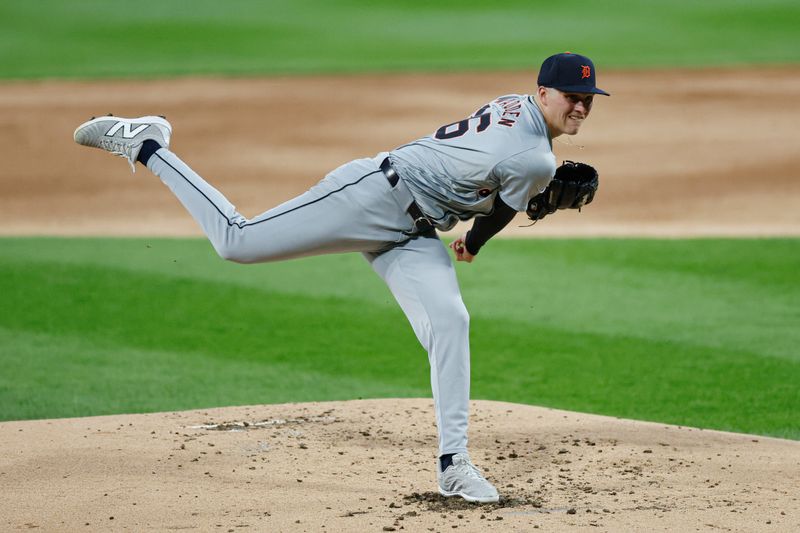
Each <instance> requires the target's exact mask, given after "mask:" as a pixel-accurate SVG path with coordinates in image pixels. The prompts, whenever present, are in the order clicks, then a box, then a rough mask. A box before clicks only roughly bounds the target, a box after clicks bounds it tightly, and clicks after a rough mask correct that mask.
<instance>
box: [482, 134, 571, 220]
mask: <svg viewBox="0 0 800 533" xmlns="http://www.w3.org/2000/svg"><path fill="white" fill-rule="evenodd" d="M555 172H556V158H555V156H554V155H553V153H552V152H549V151H548V152H544V153H543V152H541V151H538V150H536V149H535V147H534V148H531V149H529V150H525V151H524V152H520V153H518V154H515V155H513V156H511V157H509V158H507V159H505V160H503V161H501V162H500V163H498V164H497V165H496V166H495V168H494V174H495V176H496V177H497V179H498V180H499V181H500V198H502V200H503V201H504V202H505V203H506V204H507V205H508V206H510V207H511V208H512V209H514V210H515V211H519V212H522V211H525V210H526V209H527V208H528V200H529V199H530V198H531V197H533V196H535V195H537V194H539V193H540V192H543V191H544V190H545V189H546V188H547V185H548V184H549V183H550V180H552V179H553V175H554V174H555Z"/></svg>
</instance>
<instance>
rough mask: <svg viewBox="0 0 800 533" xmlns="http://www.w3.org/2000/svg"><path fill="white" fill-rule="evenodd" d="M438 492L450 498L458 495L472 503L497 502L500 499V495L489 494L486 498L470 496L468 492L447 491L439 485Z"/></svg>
mask: <svg viewBox="0 0 800 533" xmlns="http://www.w3.org/2000/svg"><path fill="white" fill-rule="evenodd" d="M439 494H441V495H442V496H444V497H445V498H452V497H454V496H460V497H461V498H464V499H465V500H467V501H468V502H472V503H497V502H499V501H500V496H496V497H494V496H489V497H488V498H476V497H475V496H470V495H469V494H464V493H463V492H447V491H446V490H442V488H441V487H439Z"/></svg>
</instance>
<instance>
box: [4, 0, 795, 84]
mask: <svg viewBox="0 0 800 533" xmlns="http://www.w3.org/2000/svg"><path fill="white" fill-rule="evenodd" d="M798 27H800V3H799V2H796V1H791V0H779V1H770V0H763V1H758V2H754V1H750V0H706V1H703V2H695V1H690V0H679V1H678V0H676V1H656V0H637V1H633V0H620V1H614V2H594V1H588V0H576V1H573V2H544V1H532V0H508V1H504V2H485V1H482V0H481V1H478V0H444V1H423V0H392V1H387V0H380V1H372V2H365V1H352V0H351V1H341V0H340V1H324V0H268V1H259V0H233V1H226V2H219V1H214V0H138V1H137V2H135V3H132V2H121V1H119V0H117V1H113V0H111V1H110V0H81V1H80V2H64V1H62V0H29V1H22V0H11V1H5V2H2V3H0V28H1V29H2V31H0V76H2V77H4V78H47V77H70V78H74V77H161V76H177V75H188V74H211V75H216V74H225V75H257V74H265V73H268V74H278V73H282V74H300V73H320V72H323V73H326V72H332V73H340V72H364V71H388V72H395V71H421V70H427V71H448V70H486V69H493V70H498V69H526V68H537V67H538V65H539V63H540V62H541V59H542V58H544V57H546V56H548V55H550V54H552V53H555V52H558V51H565V50H569V51H574V52H580V53H584V54H587V55H589V56H590V57H592V59H594V61H595V62H596V63H598V64H602V65H603V66H604V68H606V67H616V68H654V67H684V66H690V67H702V66H716V65H746V64H764V63H771V64H785V63H795V62H797V61H798V60H800V46H798V45H797V28H798Z"/></svg>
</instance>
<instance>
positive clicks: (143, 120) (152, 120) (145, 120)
mask: <svg viewBox="0 0 800 533" xmlns="http://www.w3.org/2000/svg"><path fill="white" fill-rule="evenodd" d="M104 120H116V121H125V122H129V123H130V124H158V125H159V126H163V127H165V128H166V129H167V131H169V132H170V134H172V125H171V124H170V123H169V122H167V121H166V120H165V119H163V118H161V117H156V116H149V117H139V118H123V117H116V116H114V115H107V116H104V117H98V118H93V119H91V120H87V121H86V122H84V123H83V124H81V125H80V126H78V127H77V128H75V131H74V132H73V134H72V138H73V139H74V140H75V142H77V141H78V139H77V137H78V131H80V130H81V129H82V128H85V127H86V126H89V125H92V124H96V123H98V122H102V121H104ZM170 136H171V135H170Z"/></svg>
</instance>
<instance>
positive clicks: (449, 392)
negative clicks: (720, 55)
mask: <svg viewBox="0 0 800 533" xmlns="http://www.w3.org/2000/svg"><path fill="white" fill-rule="evenodd" d="M595 79H596V78H595V69H594V64H593V63H592V61H591V60H590V59H589V58H587V57H585V56H582V55H578V54H572V53H563V54H556V55H553V56H551V57H549V58H547V59H546V60H545V61H544V63H543V64H542V66H541V69H540V72H539V77H538V87H537V89H536V92H535V93H534V94H533V95H517V94H511V95H507V96H501V97H499V98H496V99H495V100H493V101H491V102H489V103H487V104H486V105H484V106H483V107H481V108H480V109H478V110H477V111H476V112H474V113H473V114H471V115H469V116H467V117H466V118H464V119H462V120H459V121H457V122H453V123H452V124H446V125H443V126H441V127H440V128H438V129H437V130H436V131H435V132H434V133H433V134H432V135H430V136H427V137H424V138H421V139H418V140H416V141H413V142H410V143H408V144H405V145H403V146H400V147H398V148H395V149H394V150H392V151H390V152H383V153H380V154H378V155H377V156H375V157H370V158H365V159H358V160H355V161H351V162H349V163H347V164H345V165H342V166H341V167H339V168H337V169H335V170H333V171H332V172H330V173H329V174H328V175H327V176H325V178H324V179H322V180H321V181H320V182H319V183H318V184H316V185H315V186H313V187H312V188H311V189H309V190H308V191H307V192H305V193H304V194H302V195H300V196H298V197H297V198H294V199H293V200H289V201H288V202H285V203H283V204H281V205H279V206H277V207H274V208H272V209H270V210H268V211H266V212H264V213H262V214H260V215H258V216H256V217H254V218H251V219H248V218H245V217H244V216H242V215H240V214H239V213H238V212H237V211H236V208H235V207H234V206H233V205H232V204H231V203H230V202H229V201H228V200H227V199H226V198H225V197H224V196H223V195H222V194H221V193H220V192H219V191H217V190H216V189H215V188H214V187H212V186H211V185H209V184H208V183H207V182H206V181H205V180H203V178H201V177H200V176H199V175H198V174H197V173H195V172H194V171H193V170H192V169H191V168H190V167H189V166H188V165H187V164H186V163H185V162H184V161H182V160H181V159H180V158H179V157H178V156H177V155H175V154H174V153H172V152H171V151H170V150H169V142H170V137H171V135H172V127H171V125H170V124H169V122H167V121H166V119H164V118H162V117H156V116H146V117H141V118H136V119H125V118H119V117H114V116H107V117H101V118H96V119H92V120H90V121H88V122H86V123H84V124H81V125H80V126H79V127H78V128H77V129H76V130H75V134H74V138H75V141H76V142H77V143H79V144H82V145H85V146H92V147H95V148H101V149H103V150H105V151H108V152H111V153H112V154H115V155H119V156H122V157H125V158H126V159H127V160H128V162H129V163H130V165H131V168H132V169H134V170H135V163H136V162H137V161H138V162H139V163H141V164H143V165H145V166H147V168H149V169H150V170H151V171H152V172H153V173H154V174H155V175H156V176H158V177H159V178H160V179H161V180H162V181H163V182H164V184H165V185H166V186H167V187H168V188H169V189H170V190H171V191H172V192H173V194H174V195H175V196H176V197H177V198H178V200H179V201H180V202H181V203H182V204H183V206H184V207H185V208H186V209H187V211H188V212H189V213H190V214H191V215H192V217H194V219H195V220H196V221H197V223H198V224H199V225H200V227H201V228H202V229H203V231H204V232H205V234H206V235H207V236H208V239H209V240H210V241H211V244H212V245H213V247H214V249H215V250H216V251H217V253H218V254H219V255H220V256H221V257H222V258H224V259H227V260H230V261H235V262H239V263H258V262H266V261H278V260H283V259H291V258H296V257H302V256H308V255H315V254H324V253H337V252H360V253H361V254H363V256H364V258H365V259H366V260H367V261H368V262H369V263H370V264H371V265H372V268H373V269H374V270H375V272H377V274H378V275H379V276H380V277H381V278H382V279H383V280H384V281H385V282H386V284H387V285H388V287H389V289H390V290H391V292H392V294H393V295H394V297H395V299H396V300H397V302H398V303H399V304H400V307H401V308H402V309H403V311H404V313H405V314H406V316H407V317H408V320H409V322H410V323H411V326H412V328H413V329H414V332H415V333H416V336H417V338H418V339H419V342H420V343H421V344H422V346H423V347H424V348H425V350H426V351H427V352H428V358H429V362H430V369H431V388H432V391H433V399H434V406H435V411H436V412H435V415H436V423H437V427H438V432H439V450H438V452H439V454H438V455H439V457H438V461H437V464H436V467H437V475H438V483H439V492H440V493H441V494H443V495H444V496H460V497H462V498H464V499H465V500H468V501H471V502H496V501H498V500H499V494H498V492H497V490H496V489H495V487H494V486H492V484H491V483H490V482H489V481H488V480H487V479H486V478H485V477H484V476H483V475H482V474H481V472H480V471H479V470H478V469H477V468H476V467H475V466H474V465H473V464H472V461H471V460H470V457H469V455H468V452H467V420H468V410H469V387H470V352H469V315H468V313H467V310H466V308H465V307H464V303H463V301H462V299H461V293H460V290H459V287H458V282H457V280H456V275H455V270H454V268H453V264H452V261H451V259H450V257H449V256H448V253H447V250H446V248H445V246H444V245H443V244H442V242H441V241H440V240H439V237H438V236H437V233H436V230H437V229H438V230H448V229H450V228H452V227H453V226H454V225H455V224H456V222H458V221H459V220H469V219H474V221H473V224H472V227H471V229H470V230H469V231H467V232H466V233H465V234H464V235H463V236H461V237H459V238H458V239H456V240H455V241H454V242H453V243H452V244H451V245H450V248H452V250H453V253H454V256H455V259H456V260H457V261H466V262H472V261H473V260H474V259H475V257H476V255H477V254H478V252H479V250H480V249H481V247H482V246H483V245H484V244H485V243H486V242H487V241H488V240H489V239H490V238H491V237H492V236H494V235H495V234H496V233H497V232H498V231H500V230H501V229H502V228H503V227H505V226H506V225H507V224H508V223H509V222H510V221H511V219H512V218H513V217H514V215H515V214H516V213H517V212H526V213H527V214H528V216H529V217H530V218H531V219H532V220H534V221H537V220H540V219H542V218H543V217H545V216H547V215H549V214H552V213H554V212H555V211H556V210H557V209H568V208H571V209H579V208H581V207H583V206H584V205H586V204H588V203H589V202H591V201H592V199H593V197H594V194H595V191H596V190H597V185H598V178H597V173H596V172H595V170H594V169H593V168H592V167H591V166H589V165H585V164H582V163H572V162H566V163H564V164H563V165H561V166H560V167H558V168H557V165H556V159H555V156H554V154H553V151H552V140H553V139H554V138H556V137H558V136H560V135H564V134H566V135H574V134H576V133H578V130H579V129H580V127H581V125H582V124H583V121H584V120H585V119H586V118H587V117H588V116H589V113H590V111H591V109H592V104H593V98H594V96H595V95H596V94H602V95H608V93H606V92H604V91H602V90H600V89H598V88H597V87H596V84H595ZM320 221H324V223H321V222H320Z"/></svg>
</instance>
